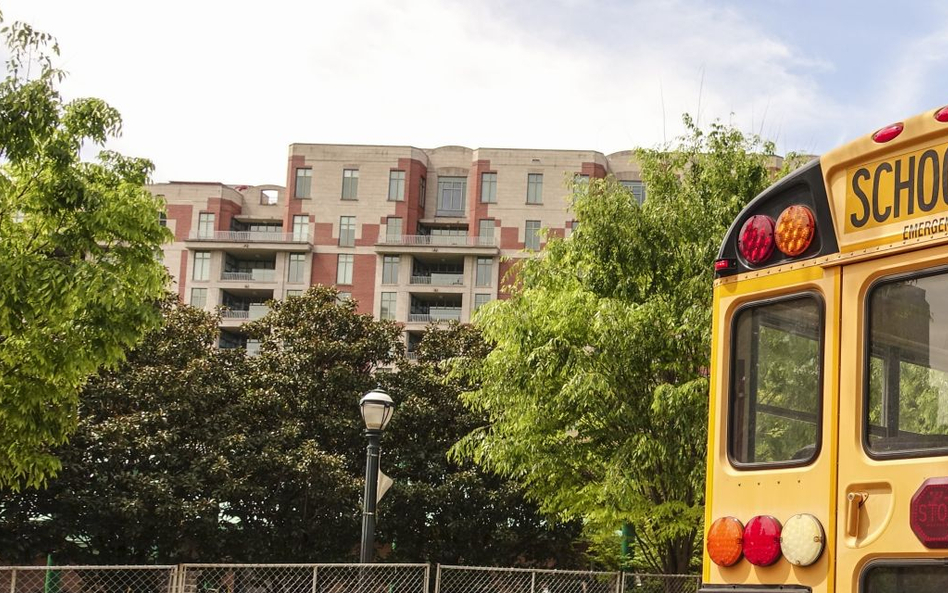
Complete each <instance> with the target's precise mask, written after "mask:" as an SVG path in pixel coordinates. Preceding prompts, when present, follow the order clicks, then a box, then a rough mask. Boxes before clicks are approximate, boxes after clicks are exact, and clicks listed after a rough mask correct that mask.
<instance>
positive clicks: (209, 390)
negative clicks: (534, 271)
mask: <svg viewBox="0 0 948 593" xmlns="http://www.w3.org/2000/svg"><path fill="white" fill-rule="evenodd" d="M161 312H162V316H163V319H164V323H163V324H162V326H161V327H160V328H159V329H157V330H155V331H153V332H150V333H149V334H148V335H147V336H146V338H145V339H144V341H143V342H142V343H141V344H140V345H139V346H138V347H136V348H135V349H134V350H132V351H131V352H129V354H128V356H127V359H126V361H125V362H124V363H122V364H121V365H119V366H118V367H117V368H115V369H111V370H104V371H102V372H100V373H99V374H98V375H96V376H95V377H93V379H92V380H90V381H89V383H88V384H87V385H86V386H85V387H84V389H83V393H82V409H81V414H80V423H79V428H78V430H77V431H76V433H75V435H74V436H73V437H72V438H71V439H70V442H69V443H68V444H66V445H63V446H61V447H60V448H59V449H58V450H57V451H56V453H57V455H58V456H59V457H60V458H61V459H62V461H63V469H62V471H61V472H60V475H59V476H57V477H56V478H55V479H51V480H50V481H49V485H48V488H46V489H35V488H27V489H23V490H22V491H19V492H13V491H9V490H8V491H6V492H3V491H2V490H0V559H2V560H3V561H6V562H31V561H32V560H34V559H35V558H37V557H42V556H44V555H45V554H47V553H53V554H54V558H55V559H56V561H57V562H62V563H70V562H71V563H75V562H78V563H88V562H93V563H145V562H159V563H175V562H200V561H203V562H221V561H242V562H294V561H297V562H304V561H308V562H312V561H319V562H326V561H352V560H354V559H355V557H356V555H357V553H358V544H359V535H360V530H359V522H360V519H361V502H362V478H363V475H364V471H365V470H364V468H365V439H364V437H363V434H362V432H363V425H362V420H361V418H360V417H359V411H358V402H359V399H360V397H361V396H362V394H363V393H365V392H366V391H368V390H370V389H372V388H374V387H376V386H377V385H379V384H381V385H382V386H383V387H385V388H387V389H389V391H390V393H391V394H392V395H393V397H394V398H395V400H396V402H397V411H396V414H395V416H394V418H393V420H392V422H391V424H390V425H389V427H388V429H387V430H386V433H385V435H384V437H383V442H382V469H383V471H384V472H385V473H386V474H388V475H390V476H391V477H392V478H394V480H395V485H394V486H393V488H392V490H391V491H390V492H389V493H388V494H386V496H385V498H384V499H383V500H382V502H381V504H380V505H379V511H380V520H379V530H378V534H377V543H378V546H379V554H380V556H385V557H386V558H388V559H397V560H406V561H412V562H418V561H422V560H431V561H438V562H450V563H458V562H478V563H487V564H509V563H531V564H548V563H550V562H551V561H553V560H556V561H557V563H558V565H560V566H577V565H579V564H580V563H581V561H582V553H583V551H584V550H583V548H582V547H579V546H576V545H574V544H575V542H576V540H577V539H578V536H579V528H578V526H577V524H575V523H574V524H568V525H551V524H549V522H548V521H547V520H546V519H545V518H544V517H543V516H542V515H541V514H540V513H539V512H538V511H537V508H536V505H535V504H533V503H530V502H528V501H526V500H525V497H524V495H523V491H522V488H521V487H519V486H518V485H517V484H515V483H512V482H510V481H508V480H505V479H503V478H501V477H498V476H496V475H493V474H490V473H487V472H484V471H482V470H479V469H478V468H476V467H474V466H472V465H471V464H460V465H459V464H455V463H450V462H449V461H448V460H447V458H446V452H447V450H448V448H449V447H450V446H451V445H452V444H454V442H455V441H456V440H457V438H458V437H459V436H460V435H462V434H464V433H466V432H467V431H469V430H471V429H472V428H473V427H475V426H477V425H479V424H480V423H482V421H483V419H482V418H481V417H479V416H477V415H475V414H473V413H471V412H470V411H468V410H466V409H465V408H464V407H463V406H461V405H460V403H459V401H458V394H459V392H460V391H461V386H460V385H457V384H453V383H451V382H446V381H445V379H444V373H443V372H442V369H441V366H440V365H441V361H442V360H444V359H448V358H452V357H455V356H458V355H459V354H461V353H466V354H470V355H476V356H483V355H484V354H486V352H487V351H488V349H487V346H486V344H484V342H483V341H482V340H481V339H480V336H479V335H478V334H477V332H475V331H474V330H472V329H471V328H464V327H459V326H455V327H453V328H451V329H450V330H448V331H437V330H432V331H430V332H428V334H427V336H426V338H425V339H424V340H423V341H422V345H421V347H420V351H421V352H422V358H423V360H422V362H421V363H420V364H417V365H415V364H403V365H401V366H400V367H399V368H398V370H397V372H394V373H380V372H377V362H378V361H379V360H381V361H388V360H391V359H392V356H393V354H392V353H393V352H396V351H397V349H398V348H399V347H400V346H401V344H400V342H399V340H398V334H399V329H398V328H397V327H396V326H395V325H394V324H392V323H390V322H387V321H376V320H374V319H372V317H371V316H366V315H359V314H357V313H356V311H355V304H354V303H352V302H350V301H345V302H342V303H338V302H337V294H336V292H335V291H334V290H332V289H329V288H324V287H315V288H312V289H310V290H309V291H307V292H306V293H305V294H304V295H303V296H299V297H291V298H289V299H287V300H286V301H282V302H273V303H271V311H270V313H269V314H268V315H267V316H265V317H264V318H263V319H261V320H258V321H256V322H254V323H253V324H250V325H247V326H245V327H246V329H247V331H248V332H250V334H251V335H253V336H255V337H256V338H258V339H260V340H261V347H260V351H259V355H258V356H247V355H246V354H245V353H244V351H242V350H219V349H217V348H215V347H214V346H213V344H214V343H215V342H216V339H217V324H218V323H219V319H217V318H216V317H215V316H214V315H211V314H208V313H206V312H204V311H200V310H197V309H194V308H191V307H188V306H185V305H181V304H179V303H178V302H177V298H176V297H169V298H168V299H167V300H166V301H164V302H163V304H162V309H161Z"/></svg>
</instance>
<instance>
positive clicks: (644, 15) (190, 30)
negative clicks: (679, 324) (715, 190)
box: [4, 0, 945, 183]
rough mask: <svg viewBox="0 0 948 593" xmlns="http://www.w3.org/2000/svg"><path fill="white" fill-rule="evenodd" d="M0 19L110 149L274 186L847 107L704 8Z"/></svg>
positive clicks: (791, 59)
mask: <svg viewBox="0 0 948 593" xmlns="http://www.w3.org/2000/svg"><path fill="white" fill-rule="evenodd" d="M4 13H5V16H6V18H7V19H8V20H11V19H22V20H28V21H32V22H34V23H35V24H36V25H37V26H39V27H40V28H43V29H45V30H48V31H49V32H51V33H53V34H54V35H57V36H58V37H59V38H60V41H61V42H62V45H63V52H64V60H65V67H66V68H67V69H68V70H69V71H70V72H71V77H70V79H69V82H68V83H67V86H66V91H67V92H69V93H70V94H75V95H79V94H83V95H85V94H94V95H97V96H101V97H103V98H105V99H106V100H108V101H110V102H111V103H113V104H114V105H115V106H116V107H118V108H119V109H120V110H121V111H122V113H123V115H124V116H125V121H126V128H125V136H124V138H123V139H122V140H120V141H119V142H117V143H116V146H115V147H116V148H118V149H119V150H122V151H124V152H128V153H131V154H138V155H143V156H149V157H151V158H152V159H154V160H155V161H156V163H157V166H158V170H157V174H156V177H157V178H159V179H163V180H166V179H207V180H221V181H226V182H234V183H236V182H243V183H265V182H277V183H282V182H283V180H284V176H285V166H286V165H285V163H286V152H285V151H286V147H287V145H289V144H290V143H292V142H327V143H372V144H376V143H378V144H412V145H416V146H428V147H431V146H438V145H442V144H462V145H466V146H470V147H477V146H513V147H537V148H581V149H595V150H600V151H603V152H612V151H617V150H623V149H627V148H630V147H632V146H640V145H646V146H648V145H654V144H656V143H658V142H661V141H662V139H663V137H665V136H667V137H668V138H671V137H672V136H674V135H675V134H677V133H678V132H679V131H680V125H679V117H680V114H681V113H682V112H685V111H688V112H691V113H696V112H698V108H699V101H700V117H701V120H702V121H708V120H710V119H714V118H720V119H723V120H729V119H730V114H731V113H735V114H736V116H735V123H737V124H739V125H741V126H742V127H744V128H745V129H750V128H753V129H754V130H760V131H762V132H763V133H764V135H766V136H770V137H774V136H777V137H778V140H780V141H781V142H780V146H781V148H782V149H783V148H791V149H802V150H810V151H812V150H817V149H820V150H822V149H826V148H829V146H828V145H824V143H825V141H826V134H827V132H826V130H827V129H830V126H831V124H830V123H829V122H833V121H838V120H839V118H841V117H842V116H843V114H844V108H843V107H842V106H839V105H835V104H833V103H832V102H831V101H829V100H828V99H827V97H826V93H825V90H824V89H821V88H820V87H819V85H818V83H817V82H816V81H815V80H814V78H813V77H812V75H813V73H820V72H823V73H825V72H831V71H834V70H835V69H836V68H837V64H836V63H834V62H833V61H832V60H830V59H826V58H823V57H821V56H813V55H808V54H806V53H805V52H803V51H801V49H800V48H799V47H796V46H793V45H790V44H788V43H787V42H786V41H785V40H782V39H780V38H779V37H777V36H774V35H773V34H771V33H769V32H768V31H766V30H763V29H762V28H761V27H760V26H759V25H757V24H756V23H754V22H752V21H751V20H750V19H749V18H747V17H746V16H745V15H743V14H742V13H741V12H739V11H737V10H734V9H732V8H727V7H722V6H720V5H719V4H717V3H713V2H697V1H695V2H683V1H676V2H659V1H650V2H620V1H613V2H606V1H599V2H582V1H579V0H571V1H566V2H559V3H557V2H553V3H548V2H543V3H539V2H537V3H528V4H524V3H505V2H502V1H500V0H485V1H484V2H481V3H477V4H474V3H466V2H456V1H446V2H434V1H426V0H403V1H401V2H389V1H385V0H347V1H346V2H310V3H297V2H283V1H280V0H277V1H272V2H269V3H259V2H252V3H251V2H201V1H194V0H191V1H190V2H183V1H181V0H166V1H165V2H163V3H160V4H141V3H137V2H127V1H120V0H89V1H88V2H83V3H78V2H70V1H65V0H63V1H51V0H8V1H7V2H6V3H5V7H4ZM940 55H945V52H944V51H941V54H940ZM922 76H923V75H922V74H919V77H922ZM908 102H910V101H908ZM865 131H866V130H860V132H859V133H862V132H865Z"/></svg>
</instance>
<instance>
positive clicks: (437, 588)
mask: <svg viewBox="0 0 948 593" xmlns="http://www.w3.org/2000/svg"><path fill="white" fill-rule="evenodd" d="M434 593H441V563H440V562H439V563H438V568H437V569H436V570H435V590H434Z"/></svg>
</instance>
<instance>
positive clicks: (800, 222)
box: [774, 206, 816, 257]
mask: <svg viewBox="0 0 948 593" xmlns="http://www.w3.org/2000/svg"><path fill="white" fill-rule="evenodd" d="M815 227H816V219H815V217H814V216H813V212H811V211H810V209H809V208H807V207H806V206H790V207H789V208H787V209H786V210H784V211H783V212H781V213H780V216H778V217H777V228H776V230H775V231H774V239H775V240H776V242H777V249H779V250H780V251H781V252H782V253H783V254H785V255H789V256H790V257H796V256H798V255H800V254H801V253H803V252H804V251H806V248H807V247H809V246H810V243H812V242H813V230H814V228H815Z"/></svg>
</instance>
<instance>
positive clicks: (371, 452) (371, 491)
mask: <svg viewBox="0 0 948 593" xmlns="http://www.w3.org/2000/svg"><path fill="white" fill-rule="evenodd" d="M359 407H360V408H361V409H362V421H363V422H365V437H366V439H368V441H369V444H368V446H366V448H365V498H364V500H363V502H362V550H361V552H360V554H359V561H360V562H363V563H365V562H372V558H373V556H374V555H375V554H374V552H375V504H376V496H377V492H378V486H379V440H380V439H381V437H382V431H383V430H385V426H386V425H387V424H388V421H389V420H391V419H392V412H394V411H395V402H393V401H392V398H390V397H389V396H388V394H387V393H385V392H384V391H382V390H381V389H374V390H372V391H370V392H368V393H366V394H365V395H364V396H363V397H362V401H360V402H359Z"/></svg>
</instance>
